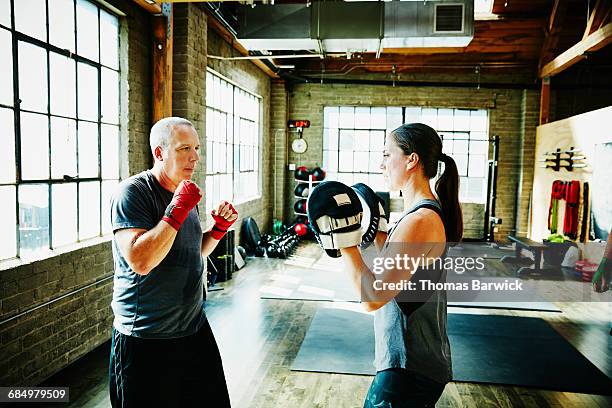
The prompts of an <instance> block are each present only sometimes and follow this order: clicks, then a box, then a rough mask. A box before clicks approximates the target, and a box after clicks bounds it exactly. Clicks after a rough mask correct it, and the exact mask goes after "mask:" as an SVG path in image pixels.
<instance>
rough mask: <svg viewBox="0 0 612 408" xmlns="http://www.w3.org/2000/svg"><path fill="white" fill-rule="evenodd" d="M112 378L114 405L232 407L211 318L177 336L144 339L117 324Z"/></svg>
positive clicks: (112, 346)
mask: <svg viewBox="0 0 612 408" xmlns="http://www.w3.org/2000/svg"><path fill="white" fill-rule="evenodd" d="M109 381H110V384H109V385H110V387H109V391H110V401H111V405H112V406H113V407H122V408H123V407H215V408H216V407H229V406H230V400H229V395H228V392H227V385H226V383H225V375H224V373H223V365H222V363H221V356H220V354H219V349H218V347H217V343H216V341H215V338H214V336H213V333H212V330H211V329H210V325H209V324H208V321H206V323H204V325H203V326H202V328H201V329H200V330H199V331H198V332H197V333H195V334H193V335H191V336H186V337H181V338H176V339H141V338H138V337H131V336H126V335H124V334H121V333H119V332H118V331H117V330H115V329H113V338H112V343H111V354H110V365H109Z"/></svg>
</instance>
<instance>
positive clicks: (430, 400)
mask: <svg viewBox="0 0 612 408" xmlns="http://www.w3.org/2000/svg"><path fill="white" fill-rule="evenodd" d="M445 386H446V384H442V383H439V382H436V381H433V380H430V379H429V378H427V377H424V376H422V375H419V374H416V373H413V372H411V371H407V370H404V369H402V368H390V369H388V370H383V371H379V372H377V373H376V377H374V381H372V385H371V386H370V390H369V391H368V395H367V396H366V399H365V402H364V403H363V407H364V408H417V407H418V408H421V407H435V405H436V401H438V399H439V398H440V396H441V395H442V392H443V391H444V387H445Z"/></svg>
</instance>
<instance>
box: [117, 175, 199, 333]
mask: <svg viewBox="0 0 612 408" xmlns="http://www.w3.org/2000/svg"><path fill="white" fill-rule="evenodd" d="M172 196H173V193H171V192H170V191H168V190H166V189H164V188H163V187H162V186H161V184H159V182H158V181H157V179H155V177H154V176H153V174H152V173H151V171H150V170H147V171H144V172H142V173H140V174H137V175H135V176H132V177H130V178H128V179H126V180H124V181H122V182H121V183H120V184H119V187H118V189H117V191H116V193H115V195H114V197H113V199H112V201H111V224H112V226H113V232H116V231H117V230H119V229H124V228H144V229H147V230H150V229H152V228H153V227H155V225H157V224H158V223H159V221H160V220H161V219H162V216H163V214H164V211H165V210H166V207H167V206H168V204H169V203H170V201H171V200H172ZM201 247H202V227H201V226H200V220H199V217H198V212H197V207H195V208H194V209H192V210H191V211H190V212H189V214H188V216H187V219H186V220H185V222H184V223H183V224H182V226H181V228H180V230H179V232H178V234H177V235H176V238H175V240H174V243H173V244H172V248H171V249H170V252H169V253H168V255H166V257H165V258H164V259H163V260H162V261H161V263H160V264H159V265H158V266H156V267H155V268H153V270H151V272H149V273H148V274H147V275H144V276H143V275H138V274H137V273H135V272H134V271H133V270H132V269H131V268H130V266H129V265H128V263H127V262H126V260H125V258H124V257H123V256H122V254H121V251H120V250H119V248H118V246H117V241H116V240H115V239H114V238H113V258H114V261H115V262H114V263H115V277H114V284H113V300H112V303H111V306H112V308H113V313H114V314H115V320H114V322H113V326H114V327H115V329H117V331H119V332H120V333H123V334H125V335H128V336H135V337H142V338H173V337H183V336H188V335H191V334H193V333H195V332H196V331H197V330H198V329H200V327H201V326H202V324H203V323H204V321H205V320H206V316H205V314H204V309H203V304H204V299H203V285H204V274H203V270H204V264H203V261H202V255H201Z"/></svg>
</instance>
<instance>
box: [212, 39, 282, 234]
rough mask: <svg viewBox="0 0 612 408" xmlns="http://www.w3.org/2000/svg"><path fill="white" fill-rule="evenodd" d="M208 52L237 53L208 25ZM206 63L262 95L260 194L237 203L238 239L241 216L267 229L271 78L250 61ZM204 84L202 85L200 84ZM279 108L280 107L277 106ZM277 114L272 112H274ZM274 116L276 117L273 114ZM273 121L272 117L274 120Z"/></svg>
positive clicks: (272, 175) (270, 191) (270, 199)
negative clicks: (252, 198)
mask: <svg viewBox="0 0 612 408" xmlns="http://www.w3.org/2000/svg"><path fill="white" fill-rule="evenodd" d="M207 49H208V55H216V56H223V57H232V56H240V55H239V54H238V52H237V51H236V50H234V49H233V48H232V47H231V45H230V44H228V43H227V42H225V41H224V40H223V39H222V38H221V37H220V36H219V35H218V34H217V33H216V32H215V31H214V30H213V29H212V28H209V29H208V47H207ZM207 63H208V66H209V67H210V68H211V69H213V70H215V71H216V72H218V73H220V74H221V75H223V76H224V77H226V78H228V79H229V80H231V81H232V82H234V83H236V84H237V85H238V86H240V87H241V88H243V89H245V90H247V91H249V92H252V93H254V94H257V95H259V96H261V97H262V99H261V105H260V112H261V115H260V119H261V123H260V131H261V138H260V158H261V159H260V160H261V167H260V169H261V172H262V174H261V177H262V185H261V197H260V198H257V199H254V200H250V201H248V202H245V203H241V204H239V205H238V207H237V210H238V213H239V219H238V220H237V221H236V224H235V225H236V227H235V229H236V230H237V231H236V232H237V235H236V239H237V240H238V239H239V236H240V234H239V229H240V225H241V223H242V220H243V219H244V218H245V217H253V218H254V219H255V221H257V225H258V226H259V229H260V230H261V231H262V233H263V232H270V228H271V222H272V221H271V217H272V211H271V209H272V206H273V203H274V202H273V188H274V187H273V184H272V180H275V178H276V177H278V175H277V174H275V173H274V172H273V171H272V161H273V157H274V156H273V155H274V145H273V140H274V137H273V134H272V133H273V132H274V129H276V128H277V126H278V125H277V124H275V125H274V128H271V126H270V113H271V112H272V111H274V110H271V109H270V83H271V79H270V77H268V76H267V75H266V74H265V73H263V71H261V70H260V69H259V68H257V66H255V65H254V64H253V63H252V62H250V61H228V60H218V59H213V58H209V59H208V61H207ZM204 85H205V84H204ZM281 109H282V107H281ZM276 114H277V113H275V115H276ZM275 118H276V116H275ZM275 121H276V119H275Z"/></svg>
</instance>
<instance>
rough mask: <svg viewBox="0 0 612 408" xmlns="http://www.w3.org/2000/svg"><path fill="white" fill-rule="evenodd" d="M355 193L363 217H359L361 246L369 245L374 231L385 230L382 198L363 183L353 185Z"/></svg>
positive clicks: (372, 239)
mask: <svg viewBox="0 0 612 408" xmlns="http://www.w3.org/2000/svg"><path fill="white" fill-rule="evenodd" d="M352 188H353V190H355V192H356V193H357V196H358V197H359V201H361V206H362V207H363V217H362V219H361V231H362V237H361V247H362V248H365V247H367V246H369V245H370V244H371V243H372V242H374V239H375V238H376V232H378V231H383V232H387V221H388V220H387V216H386V215H385V209H384V208H383V205H382V199H381V198H380V197H379V196H378V194H376V193H375V192H374V190H372V189H371V188H370V187H368V186H367V185H365V184H363V183H357V184H355V185H354V186H353V187H352Z"/></svg>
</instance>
